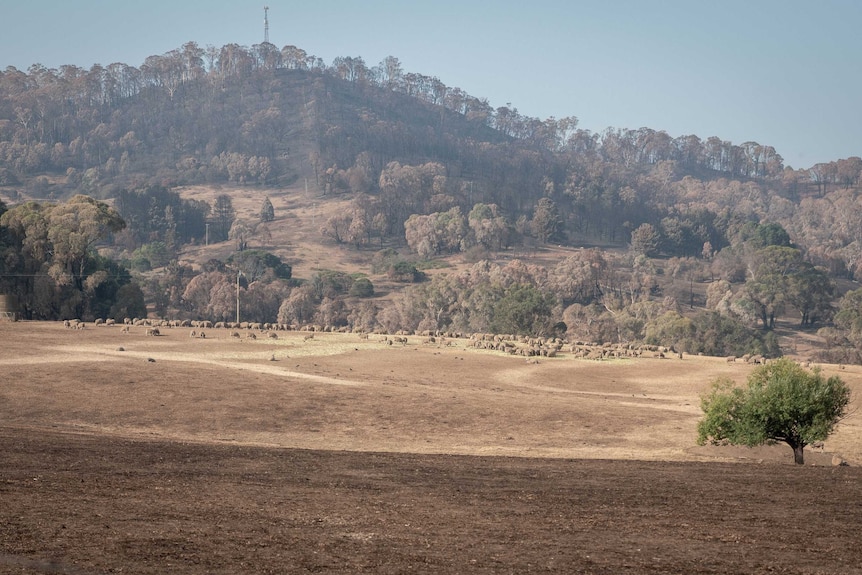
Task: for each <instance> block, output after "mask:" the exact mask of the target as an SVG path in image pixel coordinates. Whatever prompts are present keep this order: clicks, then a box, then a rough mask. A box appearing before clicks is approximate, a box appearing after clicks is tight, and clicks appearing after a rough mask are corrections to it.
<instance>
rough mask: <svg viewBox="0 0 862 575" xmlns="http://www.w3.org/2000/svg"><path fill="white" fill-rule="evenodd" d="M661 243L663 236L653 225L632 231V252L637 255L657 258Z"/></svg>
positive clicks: (642, 225)
mask: <svg viewBox="0 0 862 575" xmlns="http://www.w3.org/2000/svg"><path fill="white" fill-rule="evenodd" d="M660 242H661V236H660V235H659V233H658V230H656V229H655V227H654V226H653V225H652V224H641V225H639V226H638V227H637V228H635V229H634V231H632V241H631V250H632V252H634V253H635V254H636V255H644V256H647V257H653V256H655V255H656V254H657V253H658V246H659V243H660Z"/></svg>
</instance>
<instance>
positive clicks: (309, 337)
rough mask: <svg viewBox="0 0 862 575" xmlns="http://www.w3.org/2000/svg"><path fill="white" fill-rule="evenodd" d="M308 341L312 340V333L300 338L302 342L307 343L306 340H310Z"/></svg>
mask: <svg viewBox="0 0 862 575" xmlns="http://www.w3.org/2000/svg"><path fill="white" fill-rule="evenodd" d="M310 339H314V334H313V333H310V334H308V335H305V336H303V337H302V341H308V340H310Z"/></svg>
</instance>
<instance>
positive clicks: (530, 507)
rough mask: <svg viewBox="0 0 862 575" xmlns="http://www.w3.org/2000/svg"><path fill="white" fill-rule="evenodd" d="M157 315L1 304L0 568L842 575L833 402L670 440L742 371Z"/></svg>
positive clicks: (859, 475) (861, 530)
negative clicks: (764, 442)
mask: <svg viewBox="0 0 862 575" xmlns="http://www.w3.org/2000/svg"><path fill="white" fill-rule="evenodd" d="M162 333H163V334H164V335H162V336H159V337H148V336H146V335H145V334H144V328H141V327H136V328H132V331H131V333H128V334H123V333H121V331H120V327H118V326H114V327H94V326H92V325H90V326H88V328H87V329H84V330H69V329H66V328H64V327H63V326H62V324H59V323H30V322H18V323H0V374H2V376H0V573H22V574H30V573H119V572H124V573H168V572H169V573H238V572H253V573H306V572H322V573H356V572H369V573H404V572H420V573H464V572H471V573H472V572H476V573H530V572H551V573H554V572H557V573H625V572H629V573H808V574H815V573H835V574H838V573H842V574H844V573H862V567H860V565H862V551H860V549H859V546H858V541H860V540H862V504H860V501H862V471H860V469H862V468H860V467H857V465H858V464H862V422H860V421H859V417H858V415H854V416H851V417H850V418H848V419H847V420H845V422H843V423H842V425H841V426H840V427H839V429H838V431H837V432H836V433H835V434H834V435H833V436H832V437H831V438H830V439H829V440H828V441H827V442H826V445H825V446H824V450H823V452H818V451H815V450H811V449H809V450H807V451H806V462H807V465H805V466H795V465H793V464H792V454H791V451H790V449H789V448H788V447H786V446H775V447H765V448H760V449H756V450H748V449H739V448H718V447H697V446H696V445H694V438H695V435H696V434H695V427H696V424H697V421H698V418H699V394H700V393H702V392H703V391H704V390H705V389H707V387H708V385H709V382H710V381H711V380H712V379H714V378H715V377H717V376H721V375H727V376H730V377H733V378H735V379H738V380H740V381H742V380H744V379H745V377H746V376H747V374H748V373H749V371H750V369H751V367H750V366H747V365H742V364H738V363H728V362H726V361H725V360H723V359H716V358H705V357H688V356H686V357H684V358H683V359H682V360H679V359H639V360H625V361H621V360H618V361H603V362H594V361H588V360H578V359H574V358H570V357H565V356H564V357H560V358H553V359H545V360H540V362H539V363H538V364H534V363H527V362H525V361H524V360H523V359H518V358H512V357H507V356H504V355H500V354H497V353H491V352H484V351H477V350H474V349H468V348H467V347H466V341H465V340H451V341H450V342H449V343H451V345H443V346H438V345H424V344H422V343H421V340H420V338H410V342H409V344H408V345H406V346H405V345H388V344H386V343H384V342H382V341H379V340H378V339H375V338H374V336H372V338H371V339H369V340H361V339H359V337H358V336H356V335H352V334H319V333H318V334H315V335H314V338H313V339H309V340H307V341H306V340H304V336H305V335H308V334H302V333H291V332H279V333H278V339H270V338H266V337H259V338H258V339H257V340H250V339H247V338H245V337H243V338H242V339H240V340H237V339H235V338H231V337H229V332H227V331H223V330H207V338H206V339H200V338H190V337H189V330H187V329H173V330H167V329H165V330H162ZM120 348H122V351H120ZM823 369H824V371H825V372H826V373H828V374H831V373H838V374H840V375H841V377H842V378H844V379H845V381H847V382H848V383H849V384H850V385H851V387H852V388H853V390H854V400H853V402H854V404H853V407H854V409H858V405H859V397H860V391H862V369H860V368H856V367H847V368H845V369H841V368H839V366H823ZM835 454H840V456H841V457H843V458H844V459H846V460H847V461H848V462H849V463H850V466H840V467H833V466H832V465H831V461H832V458H833V455H835Z"/></svg>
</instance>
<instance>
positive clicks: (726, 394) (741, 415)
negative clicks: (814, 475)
mask: <svg viewBox="0 0 862 575" xmlns="http://www.w3.org/2000/svg"><path fill="white" fill-rule="evenodd" d="M849 402H850V388H849V387H848V386H847V385H846V384H845V383H844V382H843V381H842V380H841V378H839V377H837V376H832V377H830V378H829V379H824V377H823V376H822V375H821V374H820V372H819V370H815V371H814V372H810V371H807V370H805V369H804V368H802V367H800V366H799V365H798V364H796V363H795V362H794V361H792V360H790V359H786V358H783V359H778V360H775V361H772V362H770V363H769V364H767V365H764V366H761V367H759V368H757V369H756V370H755V371H754V372H753V373H752V374H751V375H750V376H749V378H748V386H747V387H738V386H736V385H734V383H733V382H732V381H731V380H729V379H727V378H720V379H718V380H716V381H715V382H713V386H712V389H711V390H710V392H709V393H708V394H706V395H704V396H703V398H702V401H701V408H702V409H703V412H704V418H703V419H702V420H701V421H700V423H699V424H698V426H697V442H698V444H699V445H704V444H705V443H707V442H709V443H712V444H730V445H746V446H748V447H755V446H757V445H763V444H767V443H775V442H784V443H786V444H787V445H789V446H790V447H791V448H792V449H793V459H794V461H795V462H796V463H797V464H799V465H802V464H803V463H804V456H803V450H804V449H805V446H806V445H810V444H811V443H812V442H815V441H823V440H824V439H826V438H827V437H828V436H829V434H830V433H832V431H833V430H834V429H835V426H836V425H837V424H838V423H839V422H840V421H841V420H842V419H843V418H844V417H845V415H846V410H847V405H848V403H849Z"/></svg>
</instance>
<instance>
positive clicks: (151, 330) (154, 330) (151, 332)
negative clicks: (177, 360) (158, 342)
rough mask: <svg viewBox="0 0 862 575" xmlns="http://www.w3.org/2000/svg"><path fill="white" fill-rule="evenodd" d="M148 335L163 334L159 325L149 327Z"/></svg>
mask: <svg viewBox="0 0 862 575" xmlns="http://www.w3.org/2000/svg"><path fill="white" fill-rule="evenodd" d="M147 335H152V336H157V335H161V334H160V332H159V328H157V327H148V328H147Z"/></svg>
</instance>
